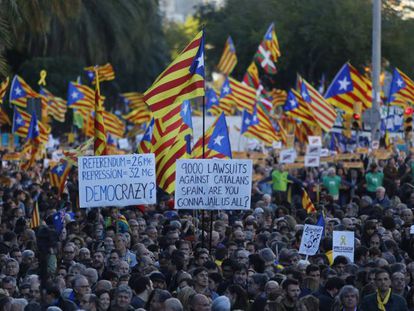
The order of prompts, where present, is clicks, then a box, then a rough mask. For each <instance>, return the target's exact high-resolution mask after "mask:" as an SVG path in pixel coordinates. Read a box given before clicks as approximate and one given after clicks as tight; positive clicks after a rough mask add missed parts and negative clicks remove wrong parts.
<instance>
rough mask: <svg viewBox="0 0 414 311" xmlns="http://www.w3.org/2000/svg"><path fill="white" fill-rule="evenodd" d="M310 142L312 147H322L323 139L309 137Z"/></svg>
mask: <svg viewBox="0 0 414 311" xmlns="http://www.w3.org/2000/svg"><path fill="white" fill-rule="evenodd" d="M308 141H309V145H311V146H322V138H321V137H320V136H309V137H308Z"/></svg>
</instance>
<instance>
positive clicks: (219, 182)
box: [174, 159, 252, 211]
mask: <svg viewBox="0 0 414 311" xmlns="http://www.w3.org/2000/svg"><path fill="white" fill-rule="evenodd" d="M176 163H177V164H176V176H175V205H174V207H175V208H176V209H203V210H213V211H214V210H248V209H250V197H251V191H252V160H220V159H202V160H195V159H180V160H177V162H176Z"/></svg>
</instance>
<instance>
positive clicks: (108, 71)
mask: <svg viewBox="0 0 414 311" xmlns="http://www.w3.org/2000/svg"><path fill="white" fill-rule="evenodd" d="M84 70H85V72H86V75H87V76H88V78H89V81H90V82H91V83H92V84H95V83H96V74H95V70H97V71H98V74H99V80H100V82H102V81H111V80H114V79H115V71H114V68H113V67H112V65H111V64H110V63H106V64H105V65H101V66H90V67H85V68H84Z"/></svg>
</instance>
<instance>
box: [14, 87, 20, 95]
mask: <svg viewBox="0 0 414 311" xmlns="http://www.w3.org/2000/svg"><path fill="white" fill-rule="evenodd" d="M14 93H16V95H20V94H21V93H22V90H21V89H20V88H19V87H16V88H15V89H14Z"/></svg>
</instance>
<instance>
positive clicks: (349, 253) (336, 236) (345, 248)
mask: <svg viewBox="0 0 414 311" xmlns="http://www.w3.org/2000/svg"><path fill="white" fill-rule="evenodd" d="M332 250H333V258H334V260H335V258H336V257H337V256H344V257H347V258H348V259H349V260H350V262H354V251H355V239H354V232H353V231H334V232H333V236H332Z"/></svg>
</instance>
